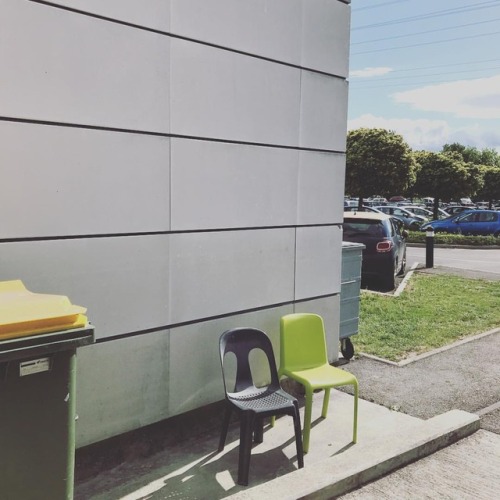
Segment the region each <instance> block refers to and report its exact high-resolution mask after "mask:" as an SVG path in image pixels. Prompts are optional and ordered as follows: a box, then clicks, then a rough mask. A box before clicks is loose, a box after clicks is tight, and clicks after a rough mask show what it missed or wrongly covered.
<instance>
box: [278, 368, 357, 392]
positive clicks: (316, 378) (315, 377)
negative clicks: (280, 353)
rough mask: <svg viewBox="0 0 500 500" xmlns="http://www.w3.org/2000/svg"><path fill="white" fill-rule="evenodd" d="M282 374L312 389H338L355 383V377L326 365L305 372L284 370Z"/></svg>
mask: <svg viewBox="0 0 500 500" xmlns="http://www.w3.org/2000/svg"><path fill="white" fill-rule="evenodd" d="M283 374H284V375H287V376H288V377H290V378H293V379H294V380H297V382H300V383H301V384H303V385H308V386H310V387H311V388H312V389H324V388H327V387H339V386H342V385H350V384H354V383H355V382H356V377H355V376H354V375H352V374H351V373H349V372H346V371H345V370H341V369H340V368H336V367H335V366H331V365H328V364H325V365H322V366H316V367H314V368H309V369H307V370H297V371H290V370H284V373H283Z"/></svg>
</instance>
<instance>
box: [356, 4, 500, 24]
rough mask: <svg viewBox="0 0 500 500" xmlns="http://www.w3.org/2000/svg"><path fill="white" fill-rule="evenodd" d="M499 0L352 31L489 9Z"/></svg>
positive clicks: (400, 19)
mask: <svg viewBox="0 0 500 500" xmlns="http://www.w3.org/2000/svg"><path fill="white" fill-rule="evenodd" d="M498 2H499V0H493V1H488V2H482V3H479V4H476V5H474V6H472V7H471V6H468V7H455V8H453V9H445V10H437V11H434V12H429V13H427V14H419V15H417V16H410V17H402V18H399V19H392V20H390V21H382V22H379V23H374V24H365V25H363V26H357V27H351V31H355V30H360V29H367V28H381V27H383V26H390V25H391V24H401V23H408V22H411V21H420V20H423V19H434V18H436V17H442V16H449V15H453V14H463V13H465V12H470V11H477V10H480V9H489V8H490V7H495V6H497V5H498Z"/></svg>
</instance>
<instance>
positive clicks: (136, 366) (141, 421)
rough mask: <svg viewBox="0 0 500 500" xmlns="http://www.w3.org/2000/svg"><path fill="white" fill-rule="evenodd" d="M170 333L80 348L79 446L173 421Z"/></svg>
mask: <svg viewBox="0 0 500 500" xmlns="http://www.w3.org/2000/svg"><path fill="white" fill-rule="evenodd" d="M169 390H170V389H169V334H168V331H161V332H155V333H150V334H147V335H140V336H138V337H131V338H128V339H122V340H117V341H113V342H106V343H102V344H97V345H93V346H88V347H84V348H81V349H78V376H77V400H76V401H77V402H76V404H77V414H78V417H79V418H78V421H77V425H76V431H77V446H79V447H80V446H85V445H88V444H91V443H95V442H96V441H101V440H103V439H106V438H109V437H112V436H115V435H117V434H121V433H123V432H127V431H130V430H132V429H137V428H139V427H142V426H145V425H148V424H151V423H154V422H157V421H159V420H162V419H164V418H167V417H168V399H169Z"/></svg>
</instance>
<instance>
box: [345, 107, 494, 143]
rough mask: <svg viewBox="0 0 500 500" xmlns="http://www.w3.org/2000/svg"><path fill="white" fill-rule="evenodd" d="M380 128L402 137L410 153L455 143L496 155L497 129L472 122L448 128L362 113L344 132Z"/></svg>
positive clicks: (436, 123) (432, 122)
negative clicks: (412, 150) (465, 125)
mask: <svg viewBox="0 0 500 500" xmlns="http://www.w3.org/2000/svg"><path fill="white" fill-rule="evenodd" d="M361 127H365V128H384V129H386V130H393V131H394V132H396V133H398V134H400V135H402V136H403V138H404V139H405V141H406V142H407V143H408V144H409V145H410V147H411V148H412V149H414V150H419V149H424V150H426V151H440V150H441V148H442V147H443V145H444V144H451V143H453V142H458V143H460V144H464V145H466V146H474V147H477V148H479V149H484V148H493V149H496V150H497V151H499V152H500V130H497V129H495V128H488V127H484V126H482V125H480V124H478V123H473V124H471V125H469V126H467V127H459V128H452V127H451V126H450V125H449V123H448V122H446V121H445V120H427V119H411V118H384V117H382V116H374V115H371V114H365V115H362V116H360V117H359V118H355V119H353V120H349V123H348V129H349V130H354V129H357V128H361Z"/></svg>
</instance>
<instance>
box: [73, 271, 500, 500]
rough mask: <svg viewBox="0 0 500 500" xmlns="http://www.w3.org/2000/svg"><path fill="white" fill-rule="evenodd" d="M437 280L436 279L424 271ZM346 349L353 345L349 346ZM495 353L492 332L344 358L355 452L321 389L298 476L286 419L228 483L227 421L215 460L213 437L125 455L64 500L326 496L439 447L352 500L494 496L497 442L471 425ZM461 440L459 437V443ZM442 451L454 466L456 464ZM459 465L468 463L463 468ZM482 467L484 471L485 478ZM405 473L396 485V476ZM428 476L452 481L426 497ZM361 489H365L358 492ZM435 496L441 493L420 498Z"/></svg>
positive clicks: (341, 417)
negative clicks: (408, 357)
mask: <svg viewBox="0 0 500 500" xmlns="http://www.w3.org/2000/svg"><path fill="white" fill-rule="evenodd" d="M443 271H447V270H443V269H435V270H428V271H426V272H443ZM471 277H481V278H483V276H471ZM353 340H354V344H355V337H353ZM499 344H500V333H499V332H491V333H490V334H489V335H486V336H481V337H480V338H476V339H473V340H472V341H471V342H466V343H462V344H460V345H457V346H455V347H453V348H451V349H447V350H440V351H439V352H436V353H434V354H433V355H431V356H427V357H424V358H419V359H416V360H414V362H412V363H409V364H405V365H404V366H396V365H394V364H388V363H383V362H380V361H377V360H374V359H370V358H365V357H360V358H358V359H353V360H351V362H350V363H348V364H347V365H344V366H343V368H344V369H347V370H348V371H350V372H352V373H354V374H355V375H356V376H357V377H358V380H359V382H360V391H361V398H362V399H361V400H360V408H359V426H358V443H357V444H355V445H354V444H352V443H351V432H352V406H353V400H352V396H351V395H350V394H348V393H347V392H344V391H333V390H332V394H331V401H330V410H329V415H328V418H327V419H325V420H323V419H321V418H320V413H321V403H322V394H316V395H315V401H314V407H313V429H312V431H311V448H310V452H309V453H308V454H307V455H306V458H305V467H304V469H300V470H297V468H296V467H297V466H296V457H295V446H294V439H293V436H294V434H293V428H292V421H291V418H288V417H282V418H280V419H279V420H278V421H277V423H276V426H275V427H274V428H271V427H270V426H266V428H265V433H264V442H263V443H262V444H259V445H256V446H255V447H254V449H253V453H252V460H251V469H250V484H249V486H248V487H241V486H238V485H236V484H235V478H236V477H237V457H238V450H237V447H238V425H237V423H236V422H235V423H234V424H233V425H232V427H231V429H230V433H229V436H228V441H227V445H226V449H225V450H224V452H223V453H220V454H219V453H217V452H216V450H217V443H218V437H219V436H218V430H214V429H212V430H207V432H206V433H205V434H203V435H202V436H200V435H197V436H195V437H192V438H188V439H185V440H183V441H180V442H178V443H177V444H171V445H168V446H166V447H164V448H163V449H162V450H161V451H160V452H158V453H156V454H155V455H151V456H146V457H137V456H135V457H133V458H131V459H128V460H127V461H126V463H123V464H122V465H120V466H118V467H115V468H114V469H111V470H102V471H101V472H100V473H98V474H97V475H95V476H94V477H92V478H89V479H86V480H80V481H78V482H77V484H76V488H75V498H76V499H77V500H78V499H80V500H114V499H126V500H138V499H163V498H174V497H178V498H191V499H219V498H242V499H253V498H256V499H257V498H259V499H261V498H269V497H274V498H279V499H295V498H335V497H338V496H342V495H344V494H347V493H348V492H349V491H351V490H354V489H356V488H358V487H360V486H362V485H364V484H366V483H368V482H370V481H374V480H376V479H378V478H381V477H382V476H384V475H386V474H388V473H390V472H392V471H395V470H398V469H400V468H401V467H403V466H406V465H408V464H410V463H412V462H414V461H415V460H419V459H420V458H422V457H425V456H428V455H431V454H433V453H435V452H436V451H437V450H440V449H442V448H446V447H447V446H448V445H450V444H452V443H454V442H456V441H459V442H458V444H457V445H456V447H454V448H449V450H450V451H449V453H452V455H450V457H451V458H447V457H448V456H449V455H447V454H444V455H443V454H439V453H436V454H435V455H432V456H430V457H429V459H427V460H428V461H427V462H426V461H423V460H422V461H419V462H416V464H414V465H412V466H410V467H407V468H405V469H403V470H401V471H399V472H397V473H396V474H397V476H394V478H395V479H393V480H392V482H391V483H390V484H389V485H387V486H384V485H381V486H375V485H376V484H377V483H373V485H369V486H366V487H364V488H361V489H360V490H358V491H357V492H355V493H351V494H352V495H356V494H358V495H364V496H358V497H356V496H353V497H352V498H353V499H354V498H377V499H378V498H398V499H399V498H417V497H418V498H423V497H425V498H494V497H492V496H490V497H488V496H483V494H484V495H487V494H488V490H487V489H484V488H483V489H478V485H477V484H476V485H475V486H474V488H472V489H471V485H473V483H472V482H471V481H472V479H469V480H466V479H464V484H463V489H462V490H453V484H455V483H457V484H458V481H459V480H460V478H461V477H463V478H473V477H477V478H478V482H481V481H485V482H488V481H489V483H488V484H490V485H491V488H492V491H493V492H496V491H497V490H499V489H500V478H499V475H498V470H499V469H498V468H497V467H496V465H495V464H497V462H496V461H495V460H497V458H498V453H499V450H498V447H499V442H498V439H497V437H495V435H493V436H491V435H490V434H491V433H490V432H488V431H486V430H482V431H480V433H476V431H478V429H479V427H480V425H482V426H483V428H484V429H489V430H491V431H493V432H499V430H500V422H499V417H500V403H499V401H500V393H499V391H500V362H499V361H500V359H499V356H500V345H499ZM299 398H300V399H299V400H300V401H302V398H301V397H300V396H299ZM302 403H303V402H302ZM302 409H303V408H302ZM474 433H476V434H474ZM467 436H471V438H468V440H464V441H460V440H461V439H462V438H464V437H467ZM462 443H463V444H462ZM462 446H463V447H462ZM456 450H458V451H456ZM460 450H463V453H462V452H461V451H460ZM445 451H448V450H445ZM440 453H443V452H440ZM454 453H458V454H461V455H462V458H460V459H459V458H456V457H455V455H454ZM468 456H473V457H474V458H473V459H471V460H470V461H469V462H468V463H467V457H468ZM440 457H444V458H442V459H441V458H440ZM454 457H455V458H454ZM434 458H435V460H438V462H439V464H440V465H439V467H441V465H442V466H443V468H440V469H439V471H440V472H439V473H438V474H437V475H432V474H431V473H430V472H423V473H420V472H417V473H416V474H417V476H418V477H420V478H424V479H421V480H420V479H417V476H415V477H414V476H412V475H411V474H412V470H413V469H414V467H415V466H416V465H421V466H422V467H423V469H422V470H424V471H425V470H426V469H425V467H430V471H431V470H433V469H436V470H438V465H435V462H434V461H433V460H434ZM429 460H431V461H429ZM427 463H430V464H431V465H430V466H428V465H426V464H427ZM446 464H447V465H446ZM450 464H451V465H450ZM453 464H459V465H453ZM490 464H491V465H494V467H495V470H490V468H489V467H490ZM406 471H408V476H405V475H404V474H406ZM464 471H465V472H464ZM483 472H484V473H485V474H486V475H487V476H484V475H483ZM426 476H428V478H429V479H428V481H427V482H425V477H426ZM440 476H441V480H442V477H443V476H451V477H452V479H450V481H449V488H451V490H448V491H445V490H440V489H437V486H436V485H437V484H438V483H439V481H440ZM454 476H456V477H454ZM388 477H391V476H388ZM417 481H420V482H419V483H418V486H417V485H416V483H417ZM399 482H401V490H399V486H398V484H399ZM411 484H414V488H415V489H414V490H413V493H414V494H412V486H411ZM405 485H409V486H405ZM370 487H373V488H375V489H374V490H371V489H365V488H370ZM377 488H379V489H378V490H377ZM382 488H387V489H386V490H382ZM403 488H407V489H403ZM419 488H420V489H419ZM467 488H469V489H467ZM379 491H380V492H381V493H380V494H379ZM437 491H439V492H442V491H445V493H443V494H442V495H441V496H432V495H435V492H437ZM405 495H406V496H405ZM347 498H349V496H347Z"/></svg>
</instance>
